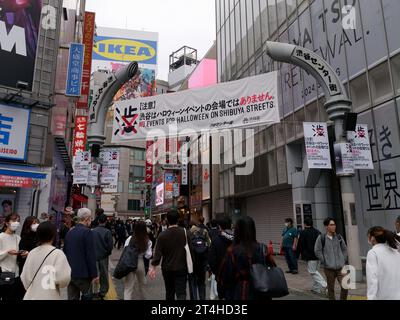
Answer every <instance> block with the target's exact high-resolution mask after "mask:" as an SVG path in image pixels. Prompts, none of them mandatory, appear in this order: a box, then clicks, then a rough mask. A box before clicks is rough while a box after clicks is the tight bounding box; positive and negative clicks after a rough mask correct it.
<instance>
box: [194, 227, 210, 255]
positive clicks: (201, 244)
mask: <svg viewBox="0 0 400 320" xmlns="http://www.w3.org/2000/svg"><path fill="white" fill-rule="evenodd" d="M192 246H193V251H194V252H195V253H196V254H198V255H201V254H205V253H206V252H207V250H208V245H207V241H206V236H205V230H200V231H199V232H196V233H194V234H193V237H192Z"/></svg>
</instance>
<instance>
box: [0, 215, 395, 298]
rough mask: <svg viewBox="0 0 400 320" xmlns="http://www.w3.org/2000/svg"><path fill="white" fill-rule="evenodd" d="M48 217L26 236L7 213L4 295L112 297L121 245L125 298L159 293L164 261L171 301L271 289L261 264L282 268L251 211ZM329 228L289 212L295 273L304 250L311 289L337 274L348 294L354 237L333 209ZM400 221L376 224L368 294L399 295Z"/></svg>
mask: <svg viewBox="0 0 400 320" xmlns="http://www.w3.org/2000/svg"><path fill="white" fill-rule="evenodd" d="M46 220H47V221H40V220H39V219H38V218H35V217H28V218H26V219H25V221H24V223H23V225H22V228H21V233H20V234H21V235H19V234H18V233H19V232H18V231H19V229H20V225H21V222H20V217H19V215H18V214H15V213H9V214H8V215H7V216H6V217H5V218H4V228H3V230H2V231H3V232H2V233H0V269H1V271H0V298H1V299H2V300H22V299H25V300H57V299H61V291H60V290H61V289H62V288H67V292H68V299H70V300H92V299H104V298H105V297H106V295H107V292H108V291H109V288H110V284H109V281H110V277H109V275H110V268H109V259H110V256H111V254H112V252H113V250H119V251H120V252H121V259H122V257H124V259H125V260H126V259H131V260H132V261H128V263H127V265H128V266H132V267H130V269H127V270H126V272H125V274H124V276H123V277H122V283H123V285H124V300H132V299H140V300H146V299H152V297H151V296H149V294H148V293H147V290H146V284H147V283H148V280H147V279H149V281H151V280H153V279H155V277H156V274H157V272H158V270H159V269H158V266H159V265H160V264H161V274H162V277H163V280H164V286H165V298H166V300H174V299H178V300H185V299H187V297H188V296H189V297H190V299H192V300H206V299H221V300H260V299H262V300H266V299H270V298H271V297H272V296H270V295H268V294H265V292H262V291H261V290H260V289H259V287H260V286H259V285H260V283H259V281H260V277H259V276H258V275H257V270H258V269H257V268H256V267H255V266H260V265H262V266H264V267H265V270H267V268H268V270H269V269H279V268H277V265H276V263H275V261H274V258H273V252H271V251H270V250H268V248H267V246H266V245H265V244H263V243H260V242H258V241H257V234H256V227H255V223H254V220H253V219H252V218H250V217H241V218H240V219H238V220H237V221H235V224H232V221H231V219H230V218H229V217H227V216H225V217H222V218H221V219H218V220H213V221H210V222H209V223H208V225H207V226H206V225H205V224H204V218H203V217H201V216H200V217H198V219H197V220H196V221H190V223H188V224H187V225H185V223H184V222H183V221H181V220H180V216H179V214H178V212H177V211H175V210H171V211H169V212H168V213H167V215H166V219H164V220H162V221H161V223H156V222H155V221H151V220H149V219H148V220H146V221H143V220H134V221H125V222H123V221H121V220H119V219H117V220H115V219H110V218H109V217H107V216H106V215H105V214H104V211H103V210H102V209H97V210H96V212H95V217H94V219H93V220H92V212H91V210H89V209H87V208H81V209H79V210H77V213H76V216H75V215H74V214H73V213H72V212H71V210H70V208H66V209H65V211H64V219H63V223H62V225H61V226H59V227H58V229H57V225H56V223H55V221H54V220H51V219H46ZM324 227H325V230H324V232H320V231H319V230H317V229H316V228H314V225H313V221H312V220H311V219H310V218H307V219H305V228H304V230H298V229H297V228H296V227H295V226H294V225H293V220H292V219H291V218H287V219H286V220H285V226H284V228H283V230H282V239H281V251H282V252H283V254H284V257H285V259H286V262H287V266H288V270H287V271H286V272H287V273H291V274H293V275H297V274H298V273H299V268H298V259H299V258H301V259H302V260H304V261H305V262H306V264H307V268H306V270H307V271H308V273H309V274H310V278H311V282H310V287H311V292H313V293H314V294H318V295H323V296H327V297H328V298H329V299H331V300H333V299H335V282H336V281H338V283H339V284H340V287H341V288H340V299H342V300H346V299H347V296H348V288H347V286H346V283H345V282H346V281H343V280H344V278H345V276H346V274H347V271H346V266H347V265H348V263H349V261H348V251H347V245H346V242H345V238H344V237H343V236H342V235H340V234H339V233H337V231H336V228H337V226H336V221H335V219H333V218H330V217H328V218H326V219H325V220H324ZM395 229H396V231H395V232H391V231H389V230H386V229H384V228H382V227H373V228H371V229H370V230H369V231H368V234H367V239H368V242H369V244H370V245H371V250H370V251H369V252H368V255H367V259H366V278H367V297H368V299H371V300H376V299H379V300H388V299H400V289H399V288H400V273H399V271H398V268H395V267H393V266H396V265H399V264H400V249H399V246H400V216H399V217H398V218H397V219H396V221H395ZM128 249H129V250H128ZM125 251H126V252H127V251H129V253H130V254H129V255H128V254H124V253H125ZM127 257H128V258H127ZM120 262H121V261H120ZM123 262H124V263H125V262H127V261H123ZM320 267H322V269H323V273H324V275H325V277H324V276H323V275H322V274H321V273H320V271H319V269H320ZM276 274H277V273H275V275H276ZM282 275H283V272H282ZM269 276H271V275H269ZM208 278H209V280H210V295H209V296H207V295H206V283H207V279H208ZM283 279H284V276H283ZM275 280H277V279H275ZM188 288H189V290H188Z"/></svg>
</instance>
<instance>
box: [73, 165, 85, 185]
mask: <svg viewBox="0 0 400 320" xmlns="http://www.w3.org/2000/svg"><path fill="white" fill-rule="evenodd" d="M88 177H89V166H75V167H74V179H73V180H74V181H73V184H87V183H88Z"/></svg>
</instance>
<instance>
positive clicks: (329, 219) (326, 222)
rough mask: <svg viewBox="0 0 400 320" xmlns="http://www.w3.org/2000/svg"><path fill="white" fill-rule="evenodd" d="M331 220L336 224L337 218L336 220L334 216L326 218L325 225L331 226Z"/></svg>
mask: <svg viewBox="0 0 400 320" xmlns="http://www.w3.org/2000/svg"><path fill="white" fill-rule="evenodd" d="M331 221H333V222H334V223H335V224H336V220H335V219H333V218H331V217H328V218H326V219H325V220H324V226H325V227H327V226H329V223H330V222H331Z"/></svg>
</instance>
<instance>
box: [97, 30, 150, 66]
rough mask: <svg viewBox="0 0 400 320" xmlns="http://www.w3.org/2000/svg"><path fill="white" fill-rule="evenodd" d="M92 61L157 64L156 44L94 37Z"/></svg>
mask: <svg viewBox="0 0 400 320" xmlns="http://www.w3.org/2000/svg"><path fill="white" fill-rule="evenodd" d="M93 60H103V61H113V62H124V63H128V62H132V61H136V62H138V63H144V64H157V42H156V41H148V40H136V39H123V38H115V37H96V38H95V46H94V48H93Z"/></svg>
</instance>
